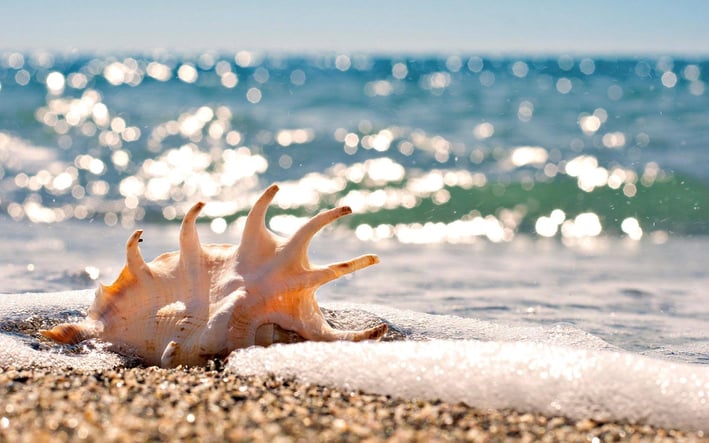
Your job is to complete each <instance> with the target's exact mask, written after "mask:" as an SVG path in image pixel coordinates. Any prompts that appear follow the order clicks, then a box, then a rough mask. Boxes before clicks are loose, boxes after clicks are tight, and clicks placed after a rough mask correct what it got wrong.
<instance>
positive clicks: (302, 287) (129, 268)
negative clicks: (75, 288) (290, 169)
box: [40, 185, 387, 367]
mask: <svg viewBox="0 0 709 443" xmlns="http://www.w3.org/2000/svg"><path fill="white" fill-rule="evenodd" d="M277 191H278V187H277V186H275V185H272V186H271V187H269V188H268V189H267V190H266V191H265V192H264V193H263V194H262V195H261V197H260V198H259V199H258V200H257V202H256V203H255V204H254V207H253V208H252V209H251V211H250V212H249V215H248V217H247V219H246V224H245V227H244V233H243V235H242V242H241V244H240V245H238V246H235V245H229V244H201V243H200V241H199V237H198V234H197V226H196V219H197V216H198V215H199V212H200V211H201V209H202V208H203V207H204V203H201V202H200V203H197V204H196V205H194V206H193V207H192V208H191V209H190V210H189V211H188V212H187V214H186V215H185V217H184V219H183V221H182V226H181V228H180V239H179V243H180V249H179V251H175V252H168V253H165V254H162V255H160V256H158V257H156V258H155V259H154V260H153V261H151V262H149V263H147V262H145V260H144V259H143V257H142V255H141V253H140V248H139V246H138V244H139V242H140V237H141V235H142V231H140V230H138V231H135V232H134V233H133V235H131V236H130V238H129V239H128V242H127V243H126V264H125V266H124V267H123V269H122V271H121V273H120V274H119V276H118V278H117V279H116V281H114V282H113V283H112V284H111V285H108V286H104V285H99V287H98V288H97V290H96V297H95V299H94V302H93V304H92V305H91V307H90V308H89V311H88V315H87V317H86V319H84V320H83V321H81V322H80V323H75V324H61V325H58V326H56V327H54V328H53V329H50V330H45V331H40V332H41V334H42V335H44V336H45V337H48V338H50V339H53V340H55V341H57V342H60V343H78V342H80V341H83V340H85V339H88V338H99V339H101V340H103V341H106V342H109V343H111V344H112V345H113V347H114V349H115V350H117V351H118V352H121V353H128V354H134V355H137V356H139V357H140V358H141V359H142V361H143V362H144V363H145V364H147V365H158V366H162V367H174V366H177V365H180V364H183V365H203V364H205V363H206V362H207V361H209V360H210V359H213V358H221V357H226V356H227V355H228V354H229V353H230V352H231V351H233V350H235V349H239V348H244V347H248V346H252V345H269V344H271V343H276V342H292V341H302V340H315V341H334V340H350V341H360V340H367V339H379V338H381V337H382V336H383V335H384V333H385V332H386V330H387V327H386V325H385V324H380V325H378V326H375V327H373V328H370V329H366V330H363V331H343V330H337V329H334V328H332V327H331V326H330V325H329V324H328V323H327V322H326V321H325V318H324V317H323V315H322V312H321V311H320V309H319V307H318V305H317V302H316V300H315V291H316V290H317V288H318V287H320V286H322V285H323V284H325V283H327V282H329V281H331V280H334V279H336V278H339V277H341V276H343V275H345V274H348V273H351V272H354V271H356V270H358V269H362V268H364V267H367V266H370V265H372V264H375V263H378V261H379V260H378V258H377V257H376V256H375V255H363V256H361V257H358V258H355V259H353V260H350V261H346V262H341V263H335V264H331V265H328V266H316V265H313V264H311V263H310V260H309V259H308V253H307V250H308V246H309V244H310V240H311V239H312V237H313V236H314V235H315V234H316V233H317V232H318V231H319V230H320V229H321V228H322V227H324V226H325V225H327V224H329V223H331V222H333V221H334V220H336V219H338V218H340V217H342V216H344V215H347V214H349V213H350V212H351V210H350V209H349V208H348V207H341V208H335V209H331V210H329V211H324V212H322V213H320V214H318V215H316V216H315V217H313V218H312V219H310V221H308V222H307V223H306V224H305V225H303V226H302V227H301V228H300V229H299V230H298V231H297V232H296V233H295V234H294V235H293V236H292V237H291V238H289V239H284V238H280V237H278V236H276V235H274V234H273V233H271V232H270V231H269V230H268V229H267V228H266V225H265V215H266V210H267V208H268V205H269V204H270V202H271V201H272V200H273V197H274V196H275V194H276V192H277Z"/></svg>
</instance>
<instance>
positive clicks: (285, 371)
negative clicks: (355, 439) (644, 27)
mask: <svg viewBox="0 0 709 443" xmlns="http://www.w3.org/2000/svg"><path fill="white" fill-rule="evenodd" d="M707 70H709V62H708V61H706V60H703V59H697V60H684V59H672V58H669V57H654V58H649V57H632V58H620V59H610V58H587V57H577V58H572V57H568V56H561V57H548V58H495V57H480V56H475V55H465V56H462V55H450V56H445V57H442V56H439V57H420V56H419V57H404V56H402V57H390V56H388V57H376V56H370V55H358V54H329V55H312V56H303V57H295V56H287V57H279V56H273V55H271V56H265V55H262V54H257V53H251V52H244V51H242V52H239V53H236V54H220V53H204V54H194V55H183V54H175V53H165V52H156V53H152V54H122V55H76V54H52V53H33V54H23V53H19V52H7V53H3V54H0V211H1V212H2V214H1V215H0V227H1V229H0V236H2V245H3V246H2V255H1V256H0V265H1V266H0V285H1V286H0V292H2V293H3V294H0V323H2V322H5V323H7V322H8V321H16V320H22V319H26V318H29V317H31V316H33V315H39V316H43V317H45V318H50V319H51V318H74V317H77V318H78V316H80V315H81V314H82V313H83V312H85V309H86V307H87V306H88V304H89V303H90V301H91V298H92V292H91V290H90V289H89V288H93V287H95V285H96V284H97V280H100V281H103V282H110V281H111V280H112V279H114V278H115V277H116V275H117V274H118V271H119V270H120V267H121V266H122V264H123V257H124V244H125V240H126V239H127V237H128V235H129V234H130V232H131V230H132V229H136V228H138V227H140V228H141V229H144V231H145V234H144V239H145V241H144V242H143V243H142V244H141V248H142V250H143V254H144V255H145V256H146V258H153V257H155V256H156V255H158V254H159V253H161V252H164V251H168V250H174V249H175V248H176V247H177V232H178V227H179V220H180V219H181V216H182V215H183V214H184V212H185V210H186V209H187V208H188V207H189V206H190V205H191V204H192V203H194V202H195V201H197V200H204V201H207V202H209V203H208V205H207V206H206V207H205V210H204V211H203V212H204V217H202V218H201V219H200V221H201V222H202V223H201V224H200V235H201V236H202V239H203V241H205V242H238V241H239V238H240V229H241V227H242V226H243V221H244V216H245V214H246V212H247V211H248V209H249V207H250V206H251V204H252V203H253V201H254V200H255V198H256V197H257V196H258V195H259V193H260V192H261V191H262V190H263V189H264V188H265V187H266V186H267V185H268V184H270V183H272V182H277V183H279V185H280V188H281V191H280V192H279V194H278V195H277V197H276V199H275V201H274V204H273V207H272V208H271V210H270V212H269V226H270V227H271V229H273V230H274V231H276V232H279V233H282V234H285V235H287V234H289V233H292V232H293V231H294V230H295V229H297V227H298V226H299V225H300V224H302V223H303V222H304V220H305V219H306V218H307V217H308V216H309V215H312V214H315V213H317V212H318V211H320V210H322V209H324V208H329V207H332V206H335V205H349V206H351V207H352V208H353V210H354V214H353V215H352V216H350V217H348V218H346V219H343V220H341V221H338V222H337V224H336V226H334V227H332V228H328V229H326V231H325V232H323V233H322V234H321V235H320V236H318V237H317V238H316V240H315V241H314V242H313V245H312V248H311V256H312V260H313V261H314V262H316V263H328V262H333V261H340V260H344V259H347V258H350V257H353V256H356V255H360V254H363V253H369V252H373V253H376V254H378V255H379V256H380V258H381V264H379V265H377V266H375V267H373V268H370V269H366V270H363V271H360V272H358V273H356V274H355V275H353V276H350V277H348V278H345V279H341V280H339V281H337V282H333V283H331V284H330V285H328V286H326V287H324V288H322V289H321V290H320V291H319V293H318V300H319V301H320V302H321V304H322V305H323V306H325V307H326V308H330V309H335V310H336V311H345V312H346V313H347V315H345V317H348V316H349V318H350V321H351V322H353V326H356V325H357V324H358V321H360V324H361V323H362V322H365V320H366V318H367V316H372V315H373V316H375V317H377V318H381V319H382V320H384V321H387V322H389V324H390V326H392V328H395V329H396V330H397V331H399V332H401V333H402V334H403V335H404V336H406V337H407V338H408V339H409V340H408V341H407V342H393V343H384V344H367V345H362V346H358V345H354V346H352V345H348V344H324V345H320V344H304V345H294V346H292V347H288V346H283V347H274V348H269V349H261V350H256V349H254V350H247V351H242V352H239V353H237V354H236V355H234V356H233V358H232V359H231V363H230V365H229V368H231V370H235V371H241V372H244V373H252V372H254V371H255V372H264V371H272V372H277V373H280V374H282V375H288V376H293V375H296V376H299V377H302V378H304V379H305V380H307V381H312V382H323V383H324V382H327V383H332V384H336V385H339V386H343V387H349V388H352V389H367V390H371V391H376V392H382V393H387V394H392V395H402V396H424V397H431V398H442V399H445V400H450V401H465V402H466V403H468V404H471V405H473V406H481V407H516V408H518V409H524V410H537V411H542V412H546V413H561V414H566V415H569V416H574V417H584V416H586V417H587V416H592V417H595V418H598V419H627V420H632V421H646V422H650V423H655V424H660V425H663V426H680V427H686V428H693V429H704V430H707V425H706V423H709V418H708V417H709V413H708V412H707V402H708V401H709V400H707V398H708V397H709V366H707V365H708V364H709V307H708V306H709V303H708V302H709V298H708V297H709V294H708V291H707V289H706V288H709V272H707V265H706V263H707V262H709V252H707V251H709V240H708V239H709V237H707V234H708V233H709V206H708V203H709V173H708V172H707V170H706V165H707V164H709V163H708V162H709V154H708V152H709V151H707V149H706V140H707V135H709V134H707V130H706V122H707V121H708V120H707V118H708V117H709V114H708V112H707V109H709V98H708V96H709V93H708V92H706V91H705V83H704V80H705V78H706V74H705V73H706V72H707ZM0 340H2V342H3V346H2V349H3V350H2V351H0V361H1V362H2V363H3V364H29V363H42V362H43V363H44V364H55V365H71V366H74V367H76V366H81V365H84V366H86V367H106V366H111V365H115V364H120V362H121V360H120V358H118V357H117V356H115V355H113V354H111V353H109V352H107V351H104V350H103V349H102V348H100V347H95V346H93V347H89V348H87V349H86V350H85V352H84V353H83V354H81V353H80V354H78V355H77V354H76V353H75V352H74V353H73V354H66V353H62V350H61V348H52V349H48V348H45V347H42V346H40V345H39V344H38V342H37V340H36V338H33V337H24V336H18V335H13V334H9V333H2V334H0ZM293 362H297V364H295V366H294V363H293ZM308 362H310V363H308ZM326 363H327V364H326ZM373 367H376V368H377V369H376V370H371V368H373ZM294 368H296V369H297V370H296V369H294ZM453 380H455V383H453ZM653 387H654V388H653ZM655 388H657V389H655ZM453 393H458V394H456V395H453ZM628 399H631V400H632V401H629V400H628ZM632 405H635V406H632ZM623 411H625V412H623ZM683 417H688V418H683Z"/></svg>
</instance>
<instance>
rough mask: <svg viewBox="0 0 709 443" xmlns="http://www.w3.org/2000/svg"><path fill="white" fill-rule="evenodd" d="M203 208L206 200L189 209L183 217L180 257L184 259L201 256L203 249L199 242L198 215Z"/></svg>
mask: <svg viewBox="0 0 709 443" xmlns="http://www.w3.org/2000/svg"><path fill="white" fill-rule="evenodd" d="M202 208H204V202H198V203H197V204H195V205H194V206H192V207H191V208H190V210H189V211H187V214H185V218H183V219H182V226H181V227H180V257H181V258H183V259H185V258H188V257H194V256H199V253H200V252H201V250H202V245H200V243H199V235H198V234H197V216H198V215H199V213H200V211H201V210H202Z"/></svg>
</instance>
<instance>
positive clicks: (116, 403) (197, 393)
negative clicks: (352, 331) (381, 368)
mask: <svg viewBox="0 0 709 443" xmlns="http://www.w3.org/2000/svg"><path fill="white" fill-rule="evenodd" d="M0 398H2V403H1V406H0V441H12V442H15V441H17V442H42V441H155V440H160V441H178V440H179V441H225V440H228V441H278V442H289V441H304V442H305V441H589V442H591V441H593V442H597V441H709V438H706V437H705V436H703V435H702V434H701V433H688V432H680V431H676V430H667V429H657V428H653V427H650V426H644V425H632V424H625V423H597V422H594V421H592V420H580V421H573V420H569V419H566V418H563V417H545V416H542V415H537V414H530V413H519V412H515V411H496V410H479V409H475V408H470V407H468V406H465V405H462V404H449V403H443V402H436V401H423V400H401V399H394V398H390V397H387V396H379V395H370V394H367V393H362V392H344V391H341V390H335V389H331V388H328V387H324V386H314V385H306V384H302V383H297V382H294V381H292V380H278V379H275V378H273V377H264V378H260V377H239V376H235V375H233V374H229V373H228V372H225V371H222V370H221V369H220V368H218V367H215V366H212V367H210V368H182V367H180V368H177V369H159V368H155V367H149V368H145V367H133V368H117V369H112V370H104V371H80V370H73V369H56V368H55V369H47V368H24V369H20V368H12V367H9V368H2V369H0Z"/></svg>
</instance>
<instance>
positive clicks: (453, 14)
mask: <svg viewBox="0 0 709 443" xmlns="http://www.w3.org/2000/svg"><path fill="white" fill-rule="evenodd" d="M707 23H709V1H706V0H677V1H673V0H667V1H658V0H645V1H642V0H594V1H576V0H536V1H522V0H508V1H503V0H484V1H483V0H480V1H472V0H471V1H462V0H438V1H425V0H408V1H407V0H391V1H387V0H357V1H337V0H315V1H307V0H302V1H288V0H275V1H239V0H229V1H222V0H218V1H209V0H202V1H199V2H197V1H187V0H169V1H165V0H153V1H145V0H121V1H95V0H92V1H86V0H75V1H64V2H61V1H49V0H34V1H32V0H14V1H12V0H10V1H5V2H3V4H2V6H0V50H22V51H34V50H52V51H79V52H93V51H100V52H110V51H135V52H145V51H151V50H154V49H158V48H160V49H168V50H179V51H187V52H192V51H205V50H214V51H237V50H242V49H246V50H255V51H266V52H286V53H304V52H306V53H309V52H324V51H325V52H333V51H334V52H368V53H382V54H383V53H412V54H415V53H481V54H560V53H565V54H588V55H595V54H624V55H631V54H654V55H709V25H707Z"/></svg>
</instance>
